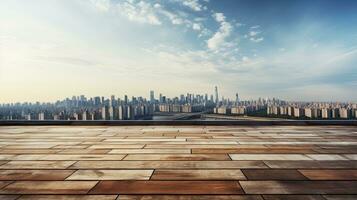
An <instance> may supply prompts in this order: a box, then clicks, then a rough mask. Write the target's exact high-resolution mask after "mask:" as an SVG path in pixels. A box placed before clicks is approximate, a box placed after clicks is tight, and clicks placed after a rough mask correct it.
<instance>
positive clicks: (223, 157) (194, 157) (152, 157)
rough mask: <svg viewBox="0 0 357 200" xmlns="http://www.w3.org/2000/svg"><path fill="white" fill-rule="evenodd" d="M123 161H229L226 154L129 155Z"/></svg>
mask: <svg viewBox="0 0 357 200" xmlns="http://www.w3.org/2000/svg"><path fill="white" fill-rule="evenodd" d="M124 160H231V159H230V158H229V156H228V155H227V154H145V155H143V154H129V155H128V156H126V157H125V159H124Z"/></svg>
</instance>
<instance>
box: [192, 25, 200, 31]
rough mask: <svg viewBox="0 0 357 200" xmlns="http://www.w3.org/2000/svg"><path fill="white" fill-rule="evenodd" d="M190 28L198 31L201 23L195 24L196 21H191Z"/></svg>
mask: <svg viewBox="0 0 357 200" xmlns="http://www.w3.org/2000/svg"><path fill="white" fill-rule="evenodd" d="M192 29H193V30H196V31H199V30H201V25H200V24H197V23H193V24H192Z"/></svg>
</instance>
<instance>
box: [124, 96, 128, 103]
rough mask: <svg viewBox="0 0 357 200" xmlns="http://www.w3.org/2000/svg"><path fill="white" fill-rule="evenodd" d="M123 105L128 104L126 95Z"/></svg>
mask: <svg viewBox="0 0 357 200" xmlns="http://www.w3.org/2000/svg"><path fill="white" fill-rule="evenodd" d="M124 103H125V104H128V95H125V96H124Z"/></svg>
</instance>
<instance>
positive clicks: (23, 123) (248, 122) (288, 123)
mask: <svg viewBox="0 0 357 200" xmlns="http://www.w3.org/2000/svg"><path fill="white" fill-rule="evenodd" d="M49 125H53V126H57V125H58V126H60V125H73V126H102V125H103V126H104V125H105V126H148V125H162V126H165V125H170V126H173V125H174V126H181V125H182V126H184V125H204V126H206V125H207V126H209V125H212V126H232V125H242V126H244V125H247V126H274V125H277V126H311V125H316V126H321V125H336V126H357V120H289V121H277V120H274V121H273V120H272V121H253V120H242V121H238V120H237V121H233V120H224V121H222V120H212V121H205V120H194V121H192V120H179V121H165V120H118V121H104V120H98V121H61V120H59V121H25V120H24V121H22V120H19V121H17V120H16V121H0V126H49Z"/></svg>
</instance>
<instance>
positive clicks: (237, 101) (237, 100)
mask: <svg viewBox="0 0 357 200" xmlns="http://www.w3.org/2000/svg"><path fill="white" fill-rule="evenodd" d="M238 103H239V96H238V93H236V104H237V105H238Z"/></svg>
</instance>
